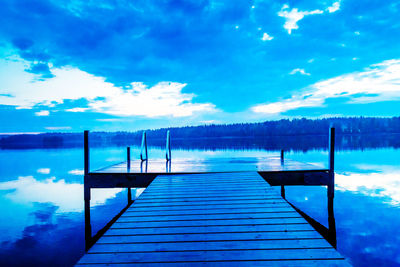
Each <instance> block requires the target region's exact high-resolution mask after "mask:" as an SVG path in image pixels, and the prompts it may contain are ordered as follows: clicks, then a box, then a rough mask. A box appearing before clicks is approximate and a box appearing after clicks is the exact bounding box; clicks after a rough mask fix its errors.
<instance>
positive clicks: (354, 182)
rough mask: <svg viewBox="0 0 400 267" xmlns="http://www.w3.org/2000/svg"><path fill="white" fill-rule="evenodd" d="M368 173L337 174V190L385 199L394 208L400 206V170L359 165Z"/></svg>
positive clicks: (391, 167) (383, 166)
mask: <svg viewBox="0 0 400 267" xmlns="http://www.w3.org/2000/svg"><path fill="white" fill-rule="evenodd" d="M357 167H358V168H360V170H364V171H368V170H369V171H370V172H368V173H352V172H345V173H337V174H336V175H335V183H336V190H339V191H351V192H356V193H358V194H363V195H366V196H371V197H382V198H385V199H384V200H383V201H384V202H385V203H389V204H391V205H393V206H399V205H400V191H399V190H398V188H400V169H399V168H396V167H394V166H385V165H366V164H363V165H357Z"/></svg>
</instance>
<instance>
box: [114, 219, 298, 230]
mask: <svg viewBox="0 0 400 267" xmlns="http://www.w3.org/2000/svg"><path fill="white" fill-rule="evenodd" d="M304 222H306V220H304V219H303V218H269V219H257V218H256V219H235V220H204V221H183V222H182V221H166V222H134V221H133V222H119V221H116V222H115V223H114V226H115V227H117V226H119V227H124V228H134V227H138V228H139V227H142V228H148V227H175V226H179V227H182V226H206V225H208V226H210V225H248V226H251V225H257V224H258V225H263V224H287V223H304Z"/></svg>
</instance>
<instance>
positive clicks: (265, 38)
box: [261, 32, 274, 41]
mask: <svg viewBox="0 0 400 267" xmlns="http://www.w3.org/2000/svg"><path fill="white" fill-rule="evenodd" d="M272 39H274V37H272V36H271V35H269V34H268V33H266V32H264V34H263V37H262V38H261V40H263V41H271V40H272Z"/></svg>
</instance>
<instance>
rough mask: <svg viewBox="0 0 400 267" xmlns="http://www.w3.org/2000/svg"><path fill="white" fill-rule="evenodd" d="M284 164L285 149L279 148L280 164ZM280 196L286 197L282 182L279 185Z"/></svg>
mask: <svg viewBox="0 0 400 267" xmlns="http://www.w3.org/2000/svg"><path fill="white" fill-rule="evenodd" d="M284 164H285V151H284V150H283V149H282V150H281V166H283V165H284ZM281 196H282V197H283V198H285V197H286V192H285V186H284V185H283V184H282V185H281Z"/></svg>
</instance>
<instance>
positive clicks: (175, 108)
mask: <svg viewBox="0 0 400 267" xmlns="http://www.w3.org/2000/svg"><path fill="white" fill-rule="evenodd" d="M399 17H400V2H398V1H392V0H385V1H381V0H364V1H359V0H323V1H318V0H316V1H310V0H308V1H307V0H303V1H302V0H298V1H294V0H293V1H280V0H274V1H270V0H253V1H250V0H246V1H242V0H235V1H222V0H208V1H207V0H187V1H183V0H170V1H166V0H159V1H150V0H142V1H141V0H139V1H128V0H121V1H118V0H104V1H94V0H66V1H57V0H18V1H14V0H2V1H1V2H0V117H1V123H0V133H20V132H53V131H57V132H78V131H82V130H85V129H88V130H95V131H119V130H123V131H125V130H128V131H134V130H139V129H148V128H151V129H153V128H160V127H169V126H186V125H202V124H210V123H236V122H257V121H265V120H277V119H282V118H289V119H290V118H299V117H306V118H323V117H331V116H399V115H400V108H399V104H400V46H399V43H400V20H399Z"/></svg>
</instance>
